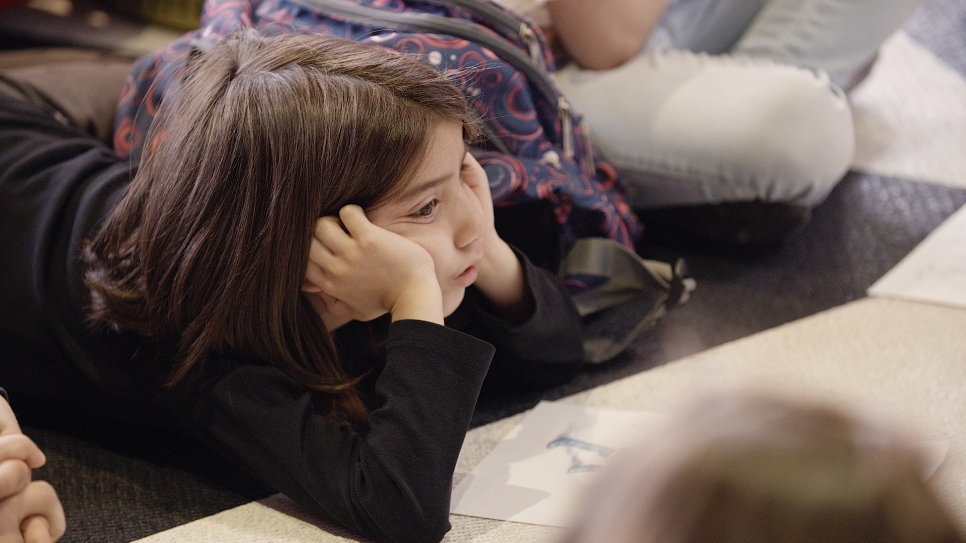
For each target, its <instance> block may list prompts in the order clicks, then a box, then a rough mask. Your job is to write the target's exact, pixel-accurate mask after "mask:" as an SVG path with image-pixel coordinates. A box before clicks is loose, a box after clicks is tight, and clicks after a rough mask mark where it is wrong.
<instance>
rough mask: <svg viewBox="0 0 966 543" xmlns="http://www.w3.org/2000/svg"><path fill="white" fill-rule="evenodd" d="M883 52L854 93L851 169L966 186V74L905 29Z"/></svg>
mask: <svg viewBox="0 0 966 543" xmlns="http://www.w3.org/2000/svg"><path fill="white" fill-rule="evenodd" d="M879 55H880V56H879V61H878V63H877V64H876V65H875V67H874V68H873V71H872V73H871V74H870V76H869V78H868V79H867V80H866V81H865V82H863V83H862V85H860V86H859V87H857V88H856V89H855V90H854V91H853V92H852V94H851V95H850V99H851V102H852V107H853V113H854V115H855V130H856V152H855V158H854V159H853V162H852V169H855V170H859V171H863V172H868V173H873V174H880V175H886V176H890V177H899V178H902V179H909V180H915V181H925V182H930V183H936V184H940V185H946V186H951V187H959V188H966V79H964V78H963V77H962V75H960V74H959V73H958V72H956V71H955V70H953V69H952V68H950V67H949V66H947V65H946V64H945V63H943V62H942V61H941V60H939V59H938V58H936V56H935V55H933V54H932V53H931V52H930V51H929V50H928V49H926V48H925V47H923V46H922V45H920V44H919V43H918V42H916V41H914V40H913V39H912V38H910V37H909V36H908V35H907V34H905V33H903V32H899V33H897V34H895V35H894V36H892V38H890V39H889V40H888V41H887V42H886V43H885V44H884V45H883V47H882V49H881V50H880V53H879Z"/></svg>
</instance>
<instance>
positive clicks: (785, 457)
mask: <svg viewBox="0 0 966 543" xmlns="http://www.w3.org/2000/svg"><path fill="white" fill-rule="evenodd" d="M648 437H649V439H648V442H647V443H642V444H641V445H639V446H638V447H637V448H633V449H627V450H624V451H622V454H621V456H620V457H619V458H615V462H613V463H612V465H611V466H609V467H608V473H605V474H604V475H603V477H602V480H601V481H598V482H597V484H596V485H595V486H594V487H593V489H592V491H591V493H590V494H589V495H588V496H587V499H586V500H584V502H583V507H584V508H583V509H582V510H581V511H580V513H579V515H578V518H577V519H576V522H575V524H574V526H573V529H572V530H571V531H570V532H569V533H568V534H567V536H566V537H565V539H564V542H565V543H604V542H606V543H631V542H633V543H710V542H715V543H811V542H828V543H832V542H835V543H864V542H869V543H872V542H876V543H913V542H917V543H924V542H929V543H939V542H949V543H953V542H963V541H964V540H963V536H962V533H961V532H960V531H959V529H958V528H957V527H956V525H955V524H954V522H953V521H952V520H951V518H950V517H949V515H948V514H947V513H946V511H945V509H944V508H943V506H942V504H941V503H940V502H939V500H938V499H937V497H936V495H935V494H934V492H933V491H932V489H931V488H930V487H929V486H928V485H927V484H926V483H925V482H924V480H923V478H922V477H923V473H922V469H923V466H922V459H921V458H920V455H919V454H918V453H917V451H916V450H914V449H913V448H912V447H911V446H910V442H909V441H908V440H907V438H905V437H904V436H902V435H900V434H899V433H897V432H896V431H895V430H893V429H892V428H890V427H889V426H888V425H885V424H883V423H881V422H879V421H877V420H873V419H870V418H864V417H859V416H855V415H850V414H847V413H846V412H844V411H841V410H838V409H835V408H832V407H828V406H822V405H812V404H806V403H798V402H792V401H789V400H785V399H781V398H778V397H773V396H767V395H761V394H743V395H734V394H732V395H726V394H715V395H709V396H704V397H702V398H701V399H699V400H698V401H694V402H692V403H690V404H689V405H688V406H687V407H685V408H683V409H682V410H680V411H678V412H677V413H675V414H674V415H673V416H672V417H671V419H670V420H669V421H668V422H667V424H666V425H665V426H662V429H661V430H660V431H656V432H654V433H652V434H649V436H648Z"/></svg>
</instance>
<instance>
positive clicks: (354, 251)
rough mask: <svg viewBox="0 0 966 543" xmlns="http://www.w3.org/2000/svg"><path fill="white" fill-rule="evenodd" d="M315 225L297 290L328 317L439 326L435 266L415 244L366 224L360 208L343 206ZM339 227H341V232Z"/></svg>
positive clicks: (440, 306)
mask: <svg viewBox="0 0 966 543" xmlns="http://www.w3.org/2000/svg"><path fill="white" fill-rule="evenodd" d="M339 218H340V219H341V223H340V221H339V220H338V219H336V218H335V217H322V218H321V219H319V220H318V221H317V222H316V223H315V236H314V237H313V238H312V245H311V248H310V249H309V264H308V269H307V270H306V275H305V278H306V282H305V284H304V285H303V287H302V290H304V291H306V292H313V293H317V294H318V295H319V297H320V298H321V300H322V302H323V304H324V305H325V310H326V312H328V313H329V314H331V315H333V316H335V317H338V318H342V319H351V320H360V321H370V320H372V319H375V318H377V317H380V316H382V315H384V314H386V313H391V314H392V316H393V320H400V319H420V320H427V321H430V322H436V323H439V324H442V322H443V303H442V294H441V292H440V288H439V282H438V281H437V279H436V271H435V266H434V264H433V259H432V257H431V256H430V255H429V253H428V252H427V251H426V250H425V249H423V248H422V247H420V246H419V245H417V244H416V243H414V242H412V241H410V240H408V239H406V238H404V237H402V236H399V235H397V234H394V233H392V232H389V231H388V230H385V229H383V228H379V227H378V226H376V225H374V224H372V223H371V222H369V219H368V218H367V217H366V215H365V213H364V212H363V211H362V208H360V207H359V206H355V205H348V206H345V207H343V208H342V209H341V210H340V211H339ZM343 227H344V228H343Z"/></svg>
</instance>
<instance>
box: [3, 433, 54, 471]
mask: <svg viewBox="0 0 966 543" xmlns="http://www.w3.org/2000/svg"><path fill="white" fill-rule="evenodd" d="M11 459H17V460H23V461H24V462H26V463H27V467H29V468H31V469H34V468H39V467H40V466H43V465H44V463H45V462H47V457H46V456H44V453H43V451H41V450H40V447H38V446H37V444H36V443H34V442H33V440H32V439H30V438H29V437H27V436H25V435H23V434H9V435H5V436H0V462H2V461H4V460H11Z"/></svg>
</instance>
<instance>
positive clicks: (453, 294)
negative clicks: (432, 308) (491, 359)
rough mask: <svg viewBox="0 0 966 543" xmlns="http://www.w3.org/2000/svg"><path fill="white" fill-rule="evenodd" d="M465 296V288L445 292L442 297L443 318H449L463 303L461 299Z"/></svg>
mask: <svg viewBox="0 0 966 543" xmlns="http://www.w3.org/2000/svg"><path fill="white" fill-rule="evenodd" d="M464 296H466V289H465V288H458V289H453V290H451V291H449V292H447V293H446V294H445V295H444V296H443V316H446V317H448V316H450V315H452V314H453V312H454V311H456V308H458V307H459V306H460V304H461V303H463V297H464Z"/></svg>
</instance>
